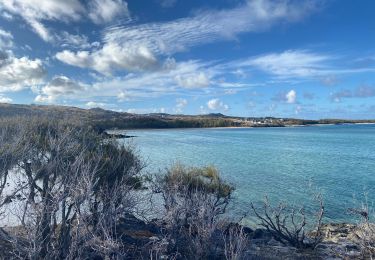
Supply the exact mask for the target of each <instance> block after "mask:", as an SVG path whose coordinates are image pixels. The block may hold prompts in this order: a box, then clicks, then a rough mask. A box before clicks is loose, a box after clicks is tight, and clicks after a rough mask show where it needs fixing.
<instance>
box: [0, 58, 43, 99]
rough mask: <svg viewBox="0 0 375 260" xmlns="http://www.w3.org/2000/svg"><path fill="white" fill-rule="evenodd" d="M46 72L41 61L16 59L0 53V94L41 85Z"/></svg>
mask: <svg viewBox="0 0 375 260" xmlns="http://www.w3.org/2000/svg"><path fill="white" fill-rule="evenodd" d="M45 74H46V72H45V69H44V67H43V64H42V61H41V60H39V59H35V60H31V59H29V58H28V57H21V58H17V57H14V56H13V53H12V52H10V51H8V52H2V51H0V92H9V91H19V90H22V89H24V88H26V87H31V86H35V85H37V84H40V83H42V81H43V78H44V76H45Z"/></svg>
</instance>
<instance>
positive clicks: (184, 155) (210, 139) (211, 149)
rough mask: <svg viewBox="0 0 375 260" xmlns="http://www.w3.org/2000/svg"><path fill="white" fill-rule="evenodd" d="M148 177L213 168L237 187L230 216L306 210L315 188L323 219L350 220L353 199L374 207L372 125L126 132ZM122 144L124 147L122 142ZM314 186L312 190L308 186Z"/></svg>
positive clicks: (374, 130) (374, 139)
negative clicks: (258, 209) (283, 206)
mask: <svg viewBox="0 0 375 260" xmlns="http://www.w3.org/2000/svg"><path fill="white" fill-rule="evenodd" d="M127 134H130V135H135V136H137V137H135V138H133V139H132V140H131V141H130V142H132V143H133V144H134V145H136V147H137V149H138V150H139V152H140V154H141V156H142V157H143V158H144V160H145V161H146V163H147V165H148V166H147V171H148V172H149V173H157V172H159V171H160V170H164V169H165V167H166V166H167V165H171V164H172V163H174V162H181V163H183V164H186V165H194V166H202V165H214V166H216V167H217V168H218V169H219V170H220V172H221V174H222V176H223V178H224V179H226V180H228V181H229V182H231V183H232V184H234V185H235V187H236V191H235V194H234V201H233V204H232V211H233V212H235V213H236V214H243V213H246V212H247V211H248V210H249V204H250V202H251V201H253V202H259V201H261V200H262V198H263V197H264V196H265V195H269V197H270V198H271V200H272V201H274V202H277V201H280V200H283V201H288V202H289V203H291V204H301V203H304V204H306V206H307V208H309V205H310V204H309V201H310V200H309V198H311V193H312V192H313V190H316V189H317V188H318V189H320V190H321V192H322V193H323V195H324V200H325V205H326V219H327V220H329V221H337V222H339V221H352V220H353V217H352V216H350V215H348V214H347V208H349V207H354V206H358V204H357V205H354V204H353V203H355V201H356V199H355V198H354V197H356V198H357V200H362V199H363V194H364V192H367V194H368V200H369V201H370V202H372V201H374V202H375V192H374V191H375V125H339V126H334V125H329V126H327V125H325V126H311V127H288V128H237V129H228V128H227V129H177V130H137V131H127ZM126 142H129V140H127V141H126ZM311 183H312V186H311Z"/></svg>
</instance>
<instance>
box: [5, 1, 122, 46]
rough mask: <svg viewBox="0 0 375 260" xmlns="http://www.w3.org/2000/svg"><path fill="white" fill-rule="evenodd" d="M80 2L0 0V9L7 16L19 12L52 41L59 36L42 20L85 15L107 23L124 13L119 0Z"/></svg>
mask: <svg viewBox="0 0 375 260" xmlns="http://www.w3.org/2000/svg"><path fill="white" fill-rule="evenodd" d="M87 2H88V4H86V5H83V4H82V3H81V1H79V0H2V1H1V2H0V9H2V10H4V11H3V13H2V15H3V16H4V12H5V13H6V14H7V16H8V17H12V15H17V16H21V17H22V18H23V19H24V20H25V21H26V23H27V24H29V26H30V27H31V28H32V29H33V30H34V32H35V33H37V34H38V35H39V36H40V37H41V38H42V39H43V40H44V41H47V42H54V41H57V40H59V38H61V36H59V35H58V34H57V35H56V34H54V33H53V30H52V29H51V28H48V27H47V26H46V25H45V22H46V21H57V22H65V23H69V22H71V21H79V20H81V19H82V18H83V17H88V18H89V19H91V20H92V21H93V22H94V23H107V22H110V21H112V20H114V19H115V18H117V17H119V16H128V15H129V12H128V9H127V3H126V2H124V1H122V0H92V1H87Z"/></svg>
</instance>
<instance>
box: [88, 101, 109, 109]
mask: <svg viewBox="0 0 375 260" xmlns="http://www.w3.org/2000/svg"><path fill="white" fill-rule="evenodd" d="M86 106H87V107H89V108H95V107H100V108H105V107H106V106H107V104H105V103H101V102H94V101H89V102H87V103H86Z"/></svg>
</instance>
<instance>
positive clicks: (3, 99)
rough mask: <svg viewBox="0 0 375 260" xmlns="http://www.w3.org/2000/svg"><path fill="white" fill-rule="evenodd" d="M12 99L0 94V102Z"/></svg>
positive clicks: (9, 101) (7, 101)
mask: <svg viewBox="0 0 375 260" xmlns="http://www.w3.org/2000/svg"><path fill="white" fill-rule="evenodd" d="M12 102H13V100H12V99H11V98H8V97H5V96H3V95H1V94H0V103H12Z"/></svg>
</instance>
